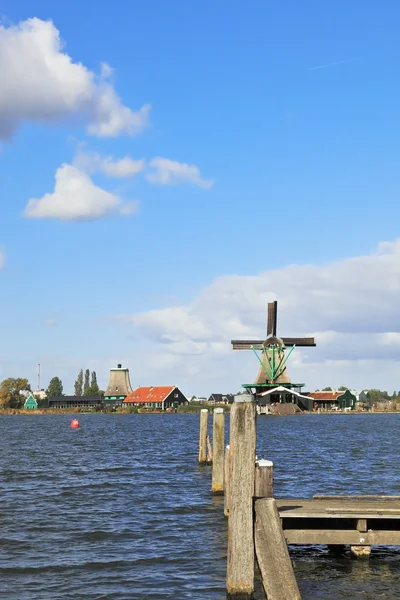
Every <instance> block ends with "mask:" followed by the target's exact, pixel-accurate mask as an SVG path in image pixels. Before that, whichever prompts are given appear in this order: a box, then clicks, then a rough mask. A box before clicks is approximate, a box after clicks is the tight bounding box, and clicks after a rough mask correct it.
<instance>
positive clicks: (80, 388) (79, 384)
mask: <svg viewBox="0 0 400 600" xmlns="http://www.w3.org/2000/svg"><path fill="white" fill-rule="evenodd" d="M74 392H75V396H104V392H103V391H102V390H100V388H99V386H98V384H97V375H96V371H92V373H91V374H90V371H89V369H86V371H85V375H83V369H81V370H80V371H79V373H78V377H77V378H76V380H75V383H74Z"/></svg>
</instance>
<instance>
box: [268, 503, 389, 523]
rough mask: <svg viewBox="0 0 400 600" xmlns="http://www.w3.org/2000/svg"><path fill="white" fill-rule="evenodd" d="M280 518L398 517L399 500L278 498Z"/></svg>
mask: <svg viewBox="0 0 400 600" xmlns="http://www.w3.org/2000/svg"><path fill="white" fill-rule="evenodd" d="M276 503H277V507H278V511H279V515H280V517H281V518H294V519H312V518H326V519H329V518H332V519H333V518H334V519H338V518H343V519H346V518H347V519H354V518H357V519H363V518H369V519H371V518H374V519H387V518H390V519H400V501H399V500H373V499H362V500H345V499H340V500H339V499H337V500H336V499H329V500H328V499H324V500H315V499H296V500H294V499H278V500H277V501H276Z"/></svg>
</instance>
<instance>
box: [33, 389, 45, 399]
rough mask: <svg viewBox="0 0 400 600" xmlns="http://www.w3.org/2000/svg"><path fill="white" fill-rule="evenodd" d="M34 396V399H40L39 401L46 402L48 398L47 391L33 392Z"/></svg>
mask: <svg viewBox="0 0 400 600" xmlns="http://www.w3.org/2000/svg"><path fill="white" fill-rule="evenodd" d="M32 396H33V397H34V398H39V400H45V398H47V394H46V391H45V390H32Z"/></svg>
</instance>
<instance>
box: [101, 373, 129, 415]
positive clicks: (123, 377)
mask: <svg viewBox="0 0 400 600" xmlns="http://www.w3.org/2000/svg"><path fill="white" fill-rule="evenodd" d="M131 393H132V386H131V382H130V379H129V369H125V368H124V369H123V368H122V365H121V364H119V365H117V367H116V368H114V369H110V377H109V380H108V386H107V389H106V391H105V393H104V406H105V407H107V406H121V405H122V402H123V401H124V400H125V398H126V397H127V396H128V395H129V394H131Z"/></svg>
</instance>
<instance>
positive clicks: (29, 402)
mask: <svg viewBox="0 0 400 600" xmlns="http://www.w3.org/2000/svg"><path fill="white" fill-rule="evenodd" d="M37 407H38V404H37V402H36V400H35V398H34V397H33V396H32V394H29V396H28V397H27V399H26V400H25V402H24V408H25V409H26V410H36V409H37Z"/></svg>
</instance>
